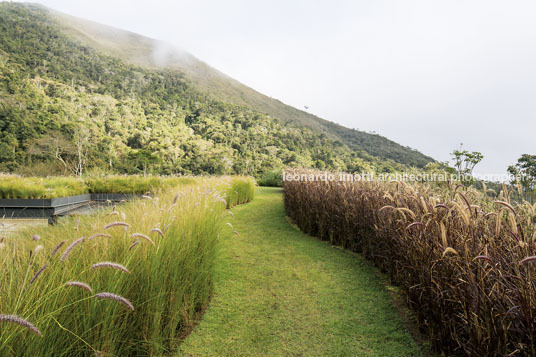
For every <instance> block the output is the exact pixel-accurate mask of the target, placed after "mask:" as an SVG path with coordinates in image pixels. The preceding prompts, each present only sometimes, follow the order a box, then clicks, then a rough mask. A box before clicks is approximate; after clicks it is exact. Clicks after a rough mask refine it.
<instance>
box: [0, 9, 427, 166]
mask: <svg viewBox="0 0 536 357" xmlns="http://www.w3.org/2000/svg"><path fill="white" fill-rule="evenodd" d="M205 89H206V88H205ZM289 108H290V107H289ZM326 123H327V122H326ZM333 125H334V124H333ZM336 127H338V126H336ZM338 130H339V131H340V130H341V129H338ZM345 130H350V129H345ZM323 131H324V130H316V129H315V127H314V126H309V127H308V126H305V125H302V124H300V123H299V122H298V121H291V120H288V119H285V120H283V119H281V118H276V117H273V116H270V115H268V114H265V113H263V112H262V111H261V110H258V109H254V108H251V107H247V106H245V105H240V104H235V103H232V102H230V101H226V100H224V99H221V98H218V96H216V95H214V94H212V93H209V92H208V91H206V90H204V88H200V87H199V86H197V85H195V84H194V83H193V82H192V80H191V79H190V78H189V77H188V75H187V73H185V71H184V70H180V69H178V68H154V67H152V68H150V67H148V66H142V65H141V64H140V65H135V64H133V63H131V62H129V61H125V60H124V59H121V58H118V57H117V56H116V57H114V56H111V55H110V54H106V53H105V52H104V51H101V50H98V49H95V48H93V47H90V46H89V45H88V44H87V43H86V44H84V43H83V41H78V40H76V39H75V38H74V37H73V36H72V35H69V34H68V32H67V31H65V23H64V22H63V23H62V22H61V21H59V20H58V17H57V15H51V12H50V11H49V10H47V9H45V8H42V7H39V6H36V5H26V4H13V3H0V171H16V172H22V173H28V172H31V173H37V174H41V173H49V174H50V173H61V172H70V173H74V174H80V173H82V172H85V171H87V170H91V171H104V170H105V171H112V172H121V173H124V172H126V173H140V172H154V173H166V174H170V173H181V174H202V173H209V174H230V173H240V174H252V175H259V174H261V173H262V172H265V171H269V170H272V169H274V168H280V167H282V166H305V167H316V168H320V169H324V168H329V169H340V170H349V171H354V170H368V169H370V168H374V169H376V170H379V171H390V170H393V169H400V168H402V166H403V165H402V164H413V165H416V166H423V165H424V164H426V163H427V162H429V160H430V159H429V158H426V157H424V156H423V155H422V154H420V153H417V152H415V151H412V150H408V151H409V152H413V153H415V155H416V156H415V157H411V156H407V157H404V155H403V154H401V153H400V152H398V155H395V156H393V155H391V156H393V158H394V159H396V161H398V163H397V162H395V161H393V160H390V159H386V158H388V157H390V156H389V155H390V154H389V148H383V150H380V148H378V147H376V148H370V149H369V150H361V149H360V150H356V148H358V147H359V146H358V144H359V142H357V141H355V139H352V140H354V141H355V142H356V144H352V140H347V139H346V138H345V139H344V140H341V139H340V138H341V137H344V135H343V134H344V133H346V132H344V131H343V132H341V136H337V135H338V134H337V135H333V134H330V133H326V132H323ZM367 135H368V134H367ZM383 139H384V138H383ZM385 140H386V139H385ZM345 141H347V142H348V143H349V144H347V143H345ZM380 142H383V141H380ZM371 143H374V142H371ZM377 143H379V142H378V141H376V144H377ZM361 144H362V145H364V146H366V145H368V144H367V143H366V142H361ZM396 145H398V144H396ZM398 146H400V145H398ZM397 148H398V147H395V149H397ZM395 149H393V150H394V151H395V152H397V150H395ZM373 155H374V156H373ZM423 157H424V158H426V159H423Z"/></svg>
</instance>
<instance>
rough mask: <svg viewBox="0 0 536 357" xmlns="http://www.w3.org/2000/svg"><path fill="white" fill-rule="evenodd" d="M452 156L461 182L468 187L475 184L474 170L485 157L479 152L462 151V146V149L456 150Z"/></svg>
mask: <svg viewBox="0 0 536 357" xmlns="http://www.w3.org/2000/svg"><path fill="white" fill-rule="evenodd" d="M451 155H452V158H453V159H454V166H455V167H456V170H457V172H458V175H459V176H460V180H461V182H462V183H463V184H465V185H466V186H469V185H471V184H472V183H473V182H474V179H473V177H472V174H473V169H474V168H475V166H476V165H477V164H478V163H479V162H480V161H482V159H483V158H484V155H482V154H481V153H480V152H478V151H473V152H469V151H467V150H461V145H460V149H459V150H454V151H453V152H452V154H451Z"/></svg>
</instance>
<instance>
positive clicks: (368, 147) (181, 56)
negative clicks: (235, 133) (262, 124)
mask: <svg viewBox="0 0 536 357" xmlns="http://www.w3.org/2000/svg"><path fill="white" fill-rule="evenodd" d="M53 15H54V17H55V18H56V19H57V20H58V22H59V23H61V24H62V26H63V30H64V31H65V33H67V34H69V35H70V36H71V37H73V38H75V39H76V40H78V41H80V42H82V43H84V44H87V45H89V46H91V47H94V48H97V49H99V50H101V51H103V52H105V53H107V54H109V55H112V56H115V57H120V58H122V59H124V60H127V61H129V62H131V63H133V64H136V65H141V66H147V67H153V68H154V67H163V68H172V69H178V70H180V71H182V72H184V73H185V76H186V78H188V79H189V80H190V81H191V82H192V83H193V84H195V85H196V87H197V88H199V89H200V90H202V91H205V92H207V93H211V94H213V95H214V96H215V97H216V98H218V99H221V100H224V101H227V102H231V103H234V104H238V105H244V106H247V107H251V108H253V109H255V110H258V111H260V112H262V113H265V114H268V115H270V116H273V117H276V118H280V119H283V120H286V121H289V122H292V123H295V124H298V125H303V126H306V127H308V128H311V129H312V130H314V131H317V132H320V133H324V134H326V135H327V136H328V137H329V138H331V139H333V140H339V141H341V142H342V143H344V144H345V145H347V146H348V147H349V148H350V149H351V150H354V151H359V150H364V151H365V152H367V153H368V154H370V155H373V156H377V157H380V158H389V159H392V160H394V161H396V162H399V163H402V164H406V165H410V166H417V167H422V166H424V165H426V164H427V163H429V162H431V161H433V159H432V158H430V157H428V156H426V155H423V154H421V153H420V152H418V151H416V150H413V149H410V148H408V147H404V146H402V145H400V144H398V143H396V142H394V141H392V140H389V139H387V138H385V137H383V136H380V135H377V134H369V133H365V132H362V131H359V130H354V129H349V128H346V127H344V126H342V125H338V124H336V123H333V122H330V121H327V120H324V119H322V118H319V117H317V116H315V115H312V114H309V113H307V112H304V111H302V110H298V109H296V108H294V107H291V106H289V105H286V104H284V103H282V102H280V101H279V100H276V99H273V98H270V97H268V96H265V95H264V94H261V93H259V92H257V91H255V90H253V89H251V88H249V87H247V86H245V85H243V84H242V83H240V82H238V81H236V80H234V79H232V78H230V77H228V76H227V75H225V74H223V73H221V72H219V71H218V70H216V69H214V68H212V67H210V66H209V65H207V64H206V63H204V62H202V61H200V60H198V59H197V58H195V57H194V56H192V55H191V54H189V53H187V52H185V51H182V50H180V49H178V48H174V47H172V46H170V45H168V44H165V43H163V42H160V41H157V40H153V39H150V38H147V37H144V36H141V35H138V34H134V33H131V32H128V31H124V30H119V29H117V28H113V27H110V26H106V25H101V24H98V23H95V22H91V21H88V20H83V19H80V18H76V17H73V16H69V15H65V14H62V13H59V12H53Z"/></svg>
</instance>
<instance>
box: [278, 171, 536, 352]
mask: <svg viewBox="0 0 536 357" xmlns="http://www.w3.org/2000/svg"><path fill="white" fill-rule="evenodd" d="M284 193H285V194H284V200H285V208H286V212H287V214H288V216H290V218H291V219H292V220H293V221H294V222H295V223H296V224H297V225H298V226H299V227H300V228H301V229H302V230H303V231H305V232H307V233H309V234H311V235H313V236H317V237H320V238H321V239H323V240H327V241H329V242H331V244H335V245H342V246H343V247H345V248H348V249H351V250H353V251H357V252H362V253H363V254H364V255H365V256H366V257H367V258H369V259H372V260H373V261H374V263H375V264H376V265H377V266H378V267H380V268H381V269H382V270H383V271H384V272H386V273H387V274H388V275H389V277H390V278H391V280H392V281H393V282H395V283H396V284H398V285H400V286H401V287H402V290H403V291H404V292H405V295H406V297H407V302H408V304H409V306H410V307H411V308H413V310H414V311H415V312H416V314H417V316H418V318H419V321H420V326H421V328H422V329H423V330H424V331H425V332H426V333H427V334H428V335H429V336H430V339H431V341H432V343H433V345H434V346H435V348H436V349H437V350H439V351H442V352H445V353H449V354H450V353H455V354H456V353H459V354H463V355H472V356H499V355H502V356H504V355H532V356H533V355H536V342H535V341H536V280H535V277H536V271H535V269H536V264H535V263H536V246H535V244H536V243H535V238H536V227H535V217H536V205H531V204H529V203H528V202H523V203H517V204H514V203H513V202H511V201H510V194H509V192H508V191H503V192H501V194H500V196H499V197H497V198H496V199H495V200H493V199H491V198H489V197H488V196H487V195H484V194H482V193H480V192H479V191H476V190H474V189H471V188H466V187H463V186H462V185H456V184H455V183H443V184H435V185H433V186H432V185H428V184H412V183H406V182H318V181H317V182H297V181H290V182H289V181H287V182H285V183H284Z"/></svg>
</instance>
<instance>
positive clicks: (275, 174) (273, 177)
mask: <svg viewBox="0 0 536 357" xmlns="http://www.w3.org/2000/svg"><path fill="white" fill-rule="evenodd" d="M258 183H259V186H266V187H283V176H282V171H281V170H274V171H268V172H265V173H264V174H263V175H262V176H261V178H260V179H259V181H258Z"/></svg>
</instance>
